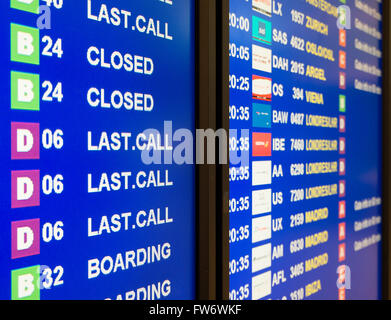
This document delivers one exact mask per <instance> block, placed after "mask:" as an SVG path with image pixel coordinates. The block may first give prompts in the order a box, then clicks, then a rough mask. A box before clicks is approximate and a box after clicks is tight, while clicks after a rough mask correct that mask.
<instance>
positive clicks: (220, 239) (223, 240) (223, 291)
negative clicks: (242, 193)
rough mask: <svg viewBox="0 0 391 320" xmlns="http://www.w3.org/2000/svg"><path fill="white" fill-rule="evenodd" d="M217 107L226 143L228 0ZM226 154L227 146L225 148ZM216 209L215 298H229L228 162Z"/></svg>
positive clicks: (223, 8) (223, 10)
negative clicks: (216, 290) (216, 259)
mask: <svg viewBox="0 0 391 320" xmlns="http://www.w3.org/2000/svg"><path fill="white" fill-rule="evenodd" d="M217 12H218V14H217V30H218V31H217V57H218V59H217V61H218V63H217V64H216V67H217V75H218V76H219V82H218V85H217V106H218V118H217V121H218V126H219V128H224V129H225V130H226V132H227V136H228V141H229V54H228V51H229V0H220V1H218V10H217ZM228 145H229V143H228ZM227 154H229V146H227ZM217 183H218V190H219V192H220V195H219V199H220V203H218V210H217V225H218V230H217V250H218V253H219V259H218V261H217V272H218V273H217V288H218V292H217V298H218V299H221V300H228V299H229V163H227V164H224V165H221V166H219V170H218V179H217Z"/></svg>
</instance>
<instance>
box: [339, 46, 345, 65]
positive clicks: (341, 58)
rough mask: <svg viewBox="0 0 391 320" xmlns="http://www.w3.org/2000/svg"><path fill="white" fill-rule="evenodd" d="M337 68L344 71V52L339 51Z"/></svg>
mask: <svg viewBox="0 0 391 320" xmlns="http://www.w3.org/2000/svg"><path fill="white" fill-rule="evenodd" d="M339 67H340V68H341V69H346V52H345V51H342V50H341V51H339Z"/></svg>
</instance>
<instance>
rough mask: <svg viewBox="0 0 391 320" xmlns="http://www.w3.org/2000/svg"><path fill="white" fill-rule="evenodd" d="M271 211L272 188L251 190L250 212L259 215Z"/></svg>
mask: <svg viewBox="0 0 391 320" xmlns="http://www.w3.org/2000/svg"><path fill="white" fill-rule="evenodd" d="M271 211H272V189H266V190H256V191H253V192H252V214H253V215H259V214H263V213H269V212H271Z"/></svg>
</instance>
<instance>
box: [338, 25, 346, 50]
mask: <svg viewBox="0 0 391 320" xmlns="http://www.w3.org/2000/svg"><path fill="white" fill-rule="evenodd" d="M339 45H340V46H341V47H346V30H345V29H340V30H339Z"/></svg>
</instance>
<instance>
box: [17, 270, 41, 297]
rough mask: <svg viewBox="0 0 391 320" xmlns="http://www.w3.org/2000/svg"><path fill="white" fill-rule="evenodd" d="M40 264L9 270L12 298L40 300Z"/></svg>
mask: <svg viewBox="0 0 391 320" xmlns="http://www.w3.org/2000/svg"><path fill="white" fill-rule="evenodd" d="M40 269H41V267H40V266H33V267H29V268H23V269H17V270H12V271H11V299H12V300H40V298H41V294H40V288H39V285H40V284H39V283H40V282H39V275H40Z"/></svg>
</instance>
